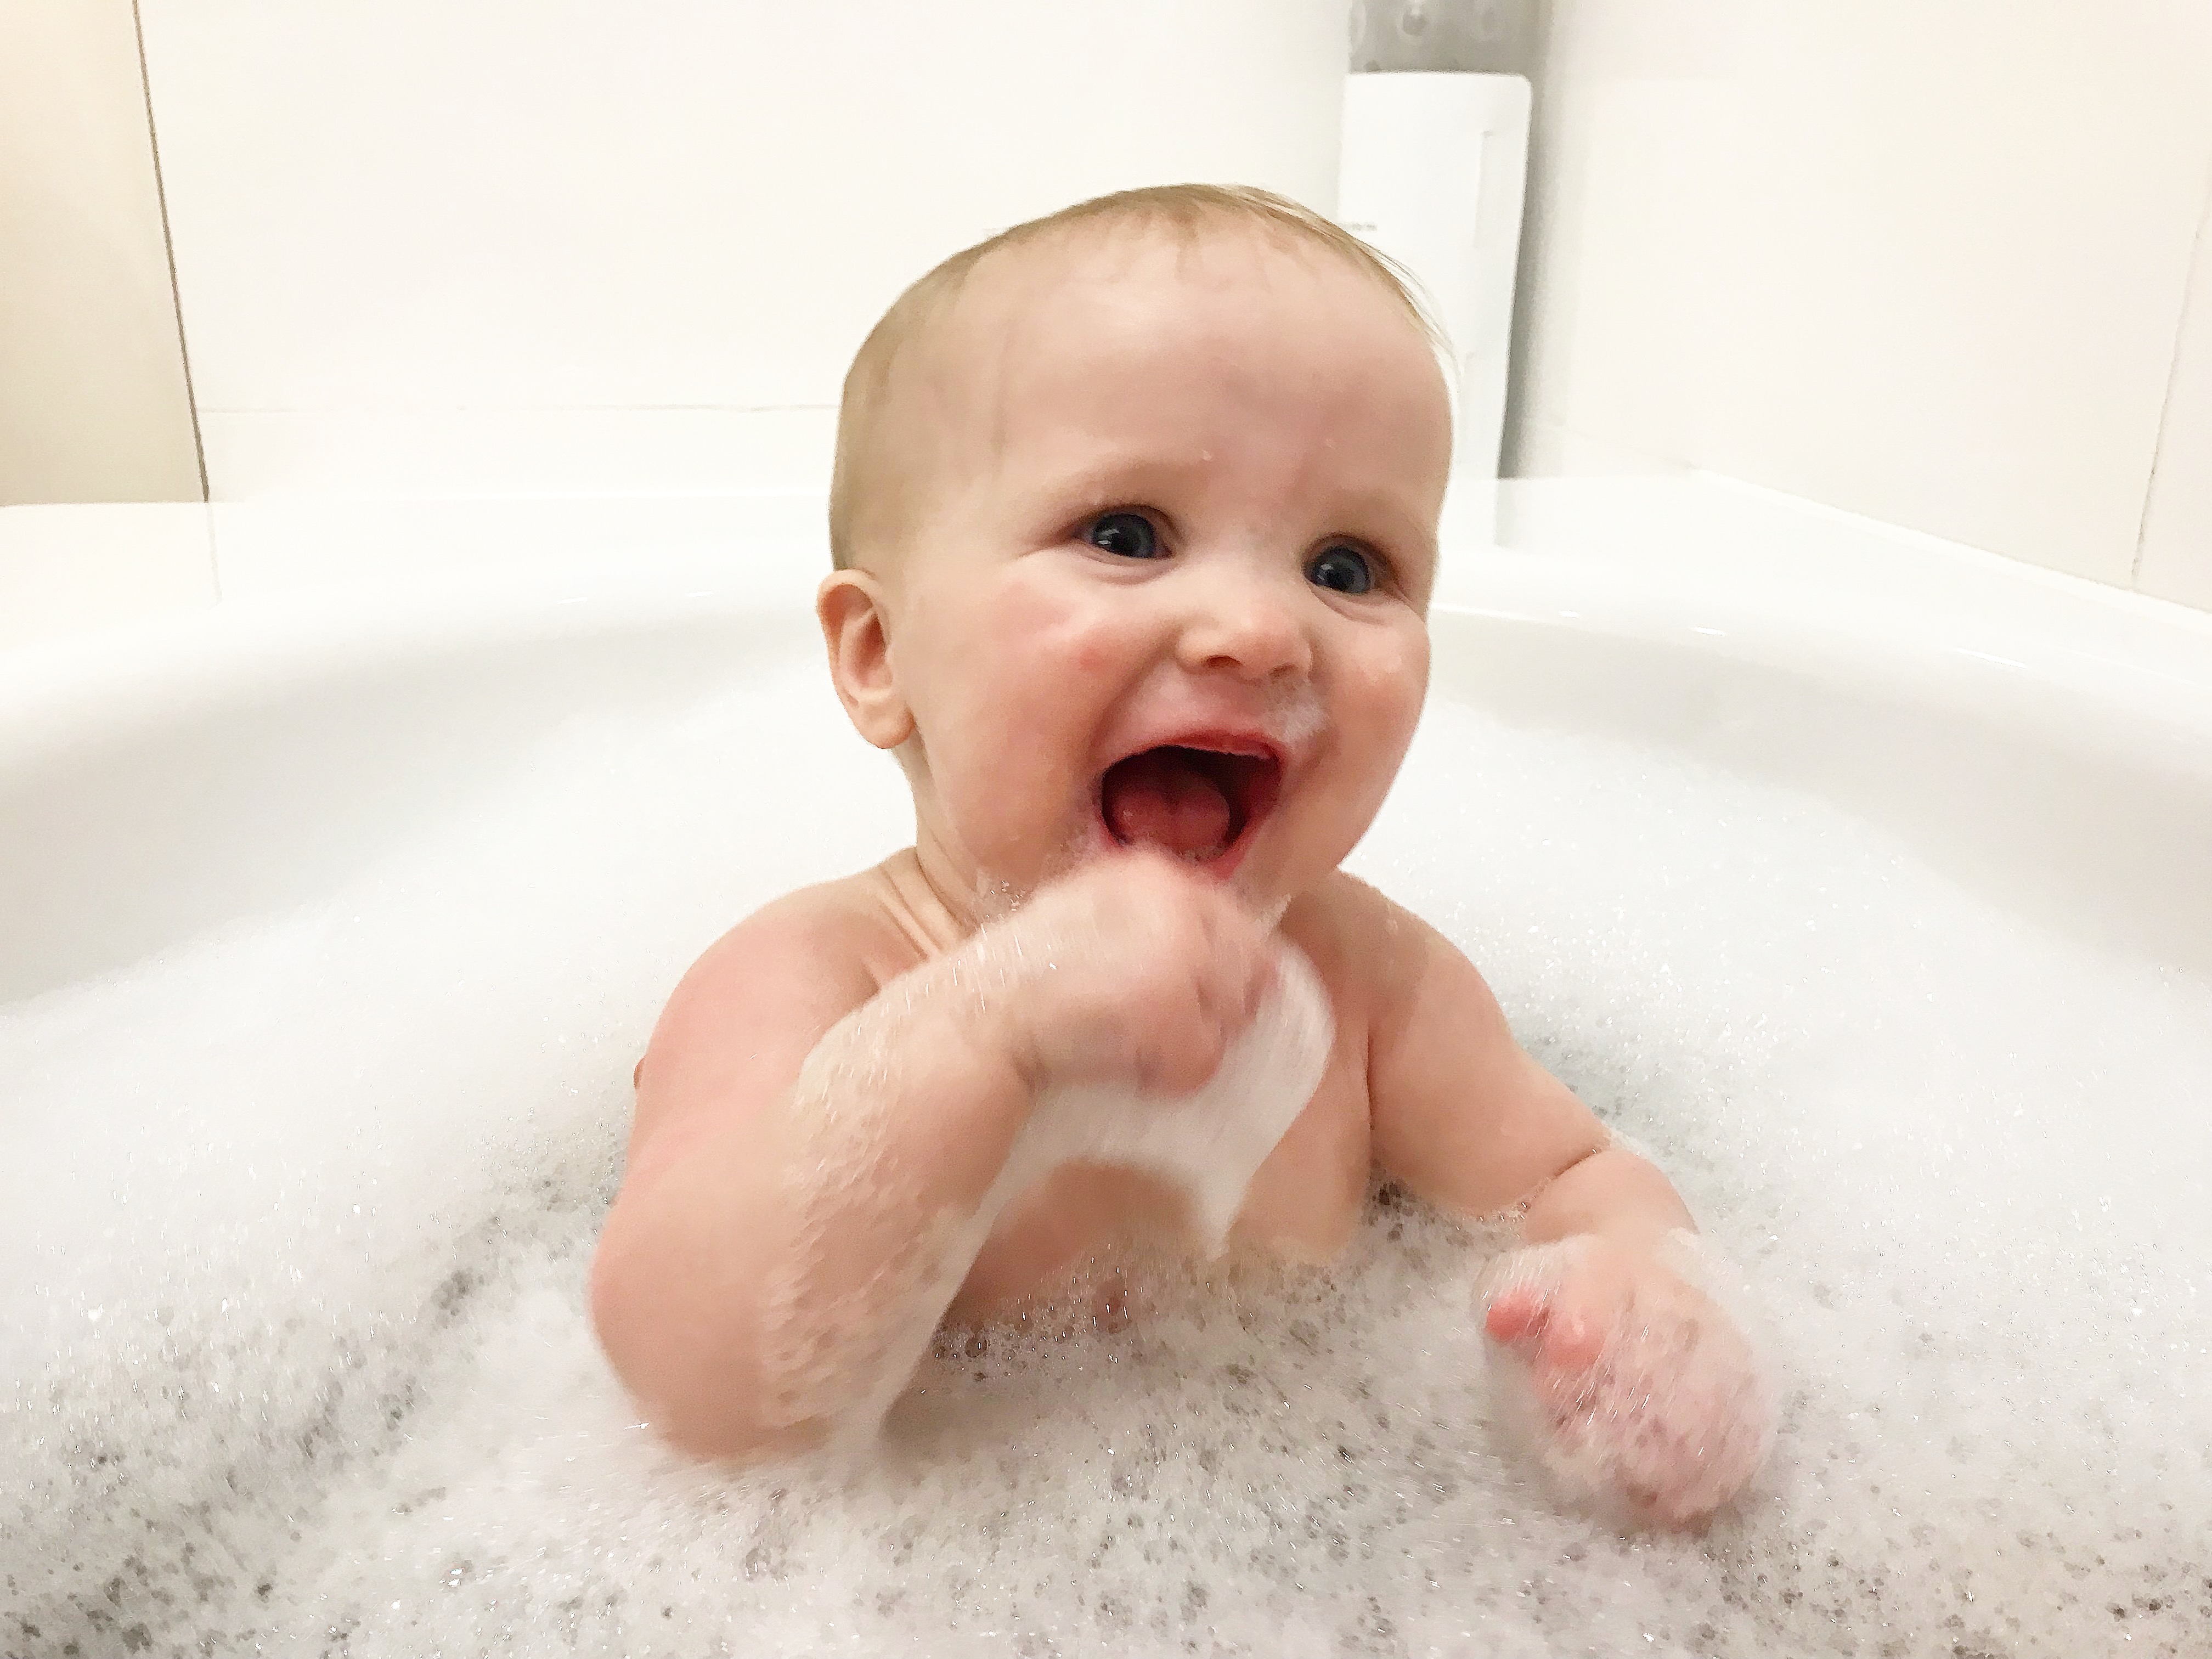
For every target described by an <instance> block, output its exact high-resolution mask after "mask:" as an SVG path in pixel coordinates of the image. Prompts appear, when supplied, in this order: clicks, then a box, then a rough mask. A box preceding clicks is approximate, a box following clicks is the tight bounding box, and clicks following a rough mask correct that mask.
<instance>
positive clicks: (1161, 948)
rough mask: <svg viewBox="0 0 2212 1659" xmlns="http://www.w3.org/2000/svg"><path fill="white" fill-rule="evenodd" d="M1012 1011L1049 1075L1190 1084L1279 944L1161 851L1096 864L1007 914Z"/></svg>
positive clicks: (1208, 1065)
mask: <svg viewBox="0 0 2212 1659" xmlns="http://www.w3.org/2000/svg"><path fill="white" fill-rule="evenodd" d="M996 931H997V932H998V933H999V938H998V939H997V940H996V941H995V943H994V947H993V948H994V949H995V950H997V951H1004V952H1007V953H1010V954H1012V955H1016V956H1018V968H1017V969H1015V970H1014V972H1013V975H1012V996H1011V1001H1010V1006H1009V1007H1008V1009H1007V1013H1008V1014H1009V1016H1010V1018H1011V1021H1012V1030H1013V1033H1014V1040H1015V1042H1016V1044H1017V1046H1018V1050H1019V1052H1020V1054H1021V1055H1022V1058H1023V1060H1024V1065H1025V1068H1026V1069H1027V1070H1028V1071H1029V1073H1030V1075H1031V1076H1032V1077H1033V1078H1034V1079H1036V1082H1037V1084H1038V1085H1039V1086H1040V1087H1059V1086H1073V1085H1085V1084H1126V1085H1131V1086H1133V1087H1135V1088H1137V1089H1139V1090H1140V1091H1146V1092H1151V1093H1158V1094H1168V1095H1179V1094H1187V1093H1188V1092H1189V1091H1192V1090H1194V1089H1195V1088H1197V1087H1199V1086H1200V1085H1201V1084H1203V1083H1204V1082H1205V1081H1206V1079H1208V1078H1210V1077H1212V1075H1213V1073H1214V1072H1215V1071H1216V1070H1217V1069H1218V1067H1219V1066H1220V1064H1221V1057H1222V1054H1224V1053H1225V1051H1226V1049H1227V1048H1228V1047H1229V1044H1230V1043H1231V1041H1233V1040H1234V1039H1235V1037H1236V1036H1237V1033H1238V1032H1240V1031H1242V1030H1243V1029H1244V1028H1245V1026H1246V1025H1248V1024H1250V1023H1251V1019H1252V1016H1253V1013H1254V1012H1255V1010H1256V1009H1257V1008H1258V1007H1259V1006H1260V1000H1261V997H1262V996H1263V995H1264V994H1266V992H1267V987H1269V986H1270V985H1271V984H1272V983H1273V980H1274V975H1275V965H1274V964H1275V957H1274V951H1275V948H1276V947H1274V946H1273V945H1272V944H1271V943H1270V941H1269V939H1268V937H1267V933H1266V932H1265V931H1264V930H1263V929H1262V928H1261V926H1260V924H1259V923H1258V922H1257V921H1254V920H1253V918H1252V917H1251V916H1249V915H1247V914H1246V913H1245V911H1244V908H1243V906H1242V905H1241V904H1240V903H1238V902H1237V899H1236V898H1235V896H1233V895H1231V893H1230V892H1229V890H1227V889H1226V888H1224V887H1222V886H1221V885H1219V884H1217V883H1214V882H1210V881H1207V880H1206V879H1205V878H1202V877H1200V876H1197V875H1194V874H1193V873H1191V872H1189V871H1187V870H1184V869H1182V868H1181V867H1179V866H1177V865H1176V864H1175V863H1174V861H1173V860H1169V859H1167V858H1164V857H1162V856H1160V855H1159V854H1151V853H1141V854H1130V855H1127V856H1125V857H1117V858H1114V859H1110V860H1105V861H1103V862H1102V863H1098V864H1095V865H1092V866H1089V867H1088V868H1086V869H1084V870H1082V871H1080V872H1078V873H1076V874H1075V875H1073V876H1071V877H1069V878H1067V879H1066V880H1065V881H1061V882H1059V883H1056V884H1054V885H1052V886H1050V887H1048V888H1045V889H1044V890H1042V891H1040V892H1039V893H1038V894H1037V895H1036V896H1035V897H1034V898H1032V899H1031V900H1030V902H1028V903H1027V904H1025V905H1024V906H1023V907H1022V908H1021V909H1020V910H1018V911H1017V912H1016V913H1015V914H1014V915H1012V917H1010V918H1008V919H1007V921H1005V922H1004V923H1002V924H1000V927H999V929H998V930H996Z"/></svg>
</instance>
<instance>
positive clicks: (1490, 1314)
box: [1482, 1285, 1552, 1348]
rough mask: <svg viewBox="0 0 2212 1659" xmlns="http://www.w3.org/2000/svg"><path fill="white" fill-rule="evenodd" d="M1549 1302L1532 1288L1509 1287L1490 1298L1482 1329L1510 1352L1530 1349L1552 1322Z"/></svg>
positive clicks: (1547, 1298) (1544, 1295) (1528, 1286)
mask: <svg viewBox="0 0 2212 1659" xmlns="http://www.w3.org/2000/svg"><path fill="white" fill-rule="evenodd" d="M1551 1316H1552V1298H1551V1297H1549V1296H1548V1295H1547V1294H1546V1293H1545V1292H1544V1291H1540V1290H1538V1289H1537V1288H1536V1287H1535V1286H1534V1285H1507V1286H1506V1287H1505V1288H1504V1290H1502V1291H1499V1292H1498V1295H1497V1296H1496V1297H1494V1298H1492V1302H1491V1304H1490V1308H1489V1310H1488V1311H1487V1312H1486V1313H1485V1314H1484V1315H1483V1316H1482V1328H1483V1329H1484V1330H1486V1331H1487V1332H1488V1333H1489V1334H1490V1335H1491V1337H1492V1340H1496V1341H1499V1342H1503V1343H1504V1344H1505V1346H1508V1347H1510V1348H1520V1347H1527V1346H1532V1345H1533V1344H1534V1343H1535V1342H1537V1341H1538V1340H1541V1338H1542V1336H1543V1334H1544V1328H1545V1327H1546V1326H1547V1325H1548V1324H1549V1323H1550V1322H1551Z"/></svg>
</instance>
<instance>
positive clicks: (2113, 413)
mask: <svg viewBox="0 0 2212 1659" xmlns="http://www.w3.org/2000/svg"><path fill="white" fill-rule="evenodd" d="M1535 78H1536V87H1537V96H1536V100H1535V131H1534V135H1533V145H1532V159H1531V173H1532V176H1531V180H1530V189H1529V193H1528V204H1529V215H1530V217H1529V222H1528V233H1527V234H1526V237H1525V239H1524V242H1523V247H1524V263H1523V269H1522V286H1521V297H1520V307H1519V315H1518V323H1517V328H1516V356H1517V359H1518V363H1517V371H1516V374H1517V378H1516V388H1515V399H1514V404H1513V409H1512V411H1511V414H1510V416H1509V422H1508V438H1507V469H1508V471H1514V472H1518V473H1522V474H1548V473H1562V472H1568V473H1571V472H1618V471H1668V470H1674V469H1682V468H1693V469H1708V470H1711V471H1717V472H1720V473H1723V474H1727V475H1730V476H1733V477H1741V478H1744V479H1748V480H1751V481H1753V482H1754V483H1760V484H1765V485H1768V486H1771V487H1773V488H1775V489H1781V490H1785V491H1788V492H1790V493H1792V494H1796V495H1803V496H1808V497H1811V498H1813V499H1814V500H1816V501H1823V502H1826V503H1829V504H1831V505H1833V506H1836V507H1843V508H1845V509H1848V510H1850V511H1853V512H1857V513H1866V514H1869V515H1871V516H1873V517H1875V518H1878V519H1881V520H1888V521H1891V522H1893V523H1897V524H1900V525H1904V526H1910V527H1911V528H1915V529H1918V530H1923V531H1927V532H1933V533H1935V534H1937V535H1940V536H1944V537H1948V538H1954V539H1955V540H1959V541H1962V542H1966V543H1970V544H1973V545H1976V546H1978V547H1983V548H1987V549H1991V550H1996V551H1998V552H2002V553H2008V554H2011V555H2014V556H2018V557H2021V558H2023V559H2028V560H2032V561H2033V562H2036V563H2039V564H2042V565H2046V566H2049V567H2051V568H2055V569H2059V570H2065V571H2070V572H2074V573H2075V574H2081V575H2085V576H2090V577H2094V578H2096V579H2098V580H2104V581H2108V582H2114V583H2119V584H2123V585H2127V584H2136V583H2139V584H2140V585H2141V586H2142V587H2143V588H2145V589H2146V590H2147V591H2150V592H2160V593H2165V594H2168V595H2170V596H2172V597H2174V598H2177V599H2188V600H2191V602H2193V603H2196V604H2199V605H2212V486H2208V483H2207V475H2208V473H2212V287H2208V284H2212V276H2208V274H2207V270H2206V262H2207V261H2208V260H2212V252H2201V251H2200V248H2199V245H2200V242H2201V241H2203V231H2202V227H2203V224H2204V222H2205V219H2206V216H2207V212H2208V204H2212V6H2207V5H2206V4H2205V3H2204V0H2140V3H2131V4H2129V5H2125V6H2108V7H2097V8H2084V7H2081V6H2080V5H2077V4H2073V3H2060V0H1945V3H1942V4H1930V3H1929V0H1791V3H1789V4H1787V5H1777V4H1774V3H1771V0H1677V3H1669V4H1664V5H1657V4H1652V3H1650V0H1550V3H1549V4H1548V6H1547V16H1546V18H1545V21H1544V26H1543V27H1542V29H1541V48H1540V50H1539V52H1538V54H1537V70H1536V77H1535ZM2192 270H2193V271H2194V275H2193V277H2192ZM2192 281H2193V283H2194V289H2193V294H2194V298H2193V300H2189V299H2188V296H2189V295H2191V293H2192V289H2191V283H2192ZM2185 301H2187V307H2188V316H2187V318H2186V319H2185V315H2184V313H2185Z"/></svg>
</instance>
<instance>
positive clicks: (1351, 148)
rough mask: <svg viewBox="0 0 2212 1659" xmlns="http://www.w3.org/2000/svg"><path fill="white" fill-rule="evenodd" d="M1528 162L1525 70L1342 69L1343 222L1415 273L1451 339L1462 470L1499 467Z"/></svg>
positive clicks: (1489, 471)
mask: <svg viewBox="0 0 2212 1659" xmlns="http://www.w3.org/2000/svg"><path fill="white" fill-rule="evenodd" d="M1527 173H1528V82H1527V81H1525V80H1523V79H1522V77H1521V76H1517V75H1463V74H1450V73H1422V72H1413V73H1400V74H1373V75H1352V76H1346V78H1345V84H1344V152H1343V160H1342V162H1341V166H1340V172H1339V174H1338V182H1337V205H1336V216H1337V221H1338V222H1339V223H1340V224H1342V225H1343V226H1344V227H1345V228H1346V229H1347V230H1349V231H1351V232H1352V234H1354V235H1356V236H1358V237H1360V238H1362V239H1363V240H1365V241H1367V242H1369V243H1370V244H1372V245H1373V246H1376V248H1379V249H1380V250H1381V251H1382V252H1384V253H1387V254H1389V256H1390V257H1391V258H1393V259H1395V260H1396V261H1397V262H1398V263H1399V264H1401V265H1403V266H1404V267H1405V268H1406V269H1407V270H1408V271H1410V272H1411V273H1412V274H1413V276H1414V278H1415V279H1416V280H1417V281H1418V282H1419V284H1420V286H1421V288H1422V289H1423V290H1424V291H1425V294H1424V297H1425V299H1426V300H1427V301H1428V303H1429V305H1430V307H1431V314H1433V315H1434V316H1435V318H1436V319H1437V322H1438V323H1440V324H1441V325H1443V330H1444V332H1445V334H1446V335H1447V337H1449V340H1450V343H1451V354H1452V357H1453V359H1454V361H1453V363H1452V366H1451V367H1452V379H1453V380H1454V382H1455V385H1454V387H1453V391H1454V395H1455V402H1456V414H1457V435H1456V438H1455V443H1454V448H1453V457H1452V459H1453V465H1454V468H1455V471H1457V472H1458V473H1459V474H1460V475H1461V476H1462V477H1476V478H1494V477H1497V476H1498V447H1499V443H1500V441H1501V440H1502V439H1503V437H1504V427H1505V370H1506V360H1507V356H1508V353H1509V350H1510V346H1511V343H1512V335H1513V276H1514V268H1515V264H1516V261H1517V260H1518V259H1519V258H1520V249H1521V204H1522V189H1523V186H1524V184H1525V182H1526V178H1527Z"/></svg>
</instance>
